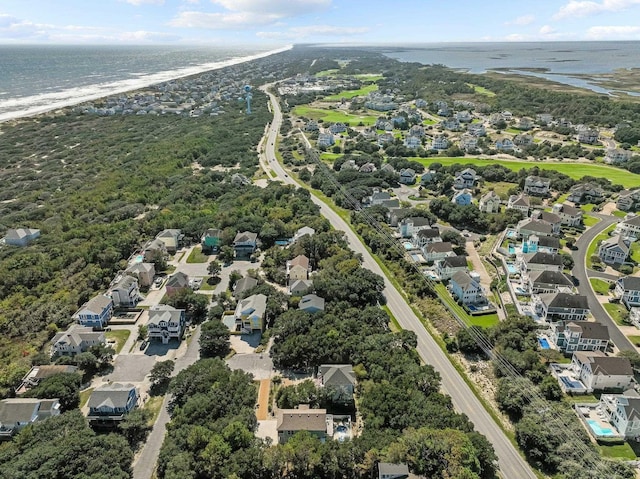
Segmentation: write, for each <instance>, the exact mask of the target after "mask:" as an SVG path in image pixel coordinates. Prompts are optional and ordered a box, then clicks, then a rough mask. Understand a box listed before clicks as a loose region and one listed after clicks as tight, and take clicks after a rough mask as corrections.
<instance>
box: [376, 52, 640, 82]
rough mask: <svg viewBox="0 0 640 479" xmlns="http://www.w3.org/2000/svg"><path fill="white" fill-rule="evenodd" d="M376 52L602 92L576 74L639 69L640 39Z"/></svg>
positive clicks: (428, 62) (476, 71)
mask: <svg viewBox="0 0 640 479" xmlns="http://www.w3.org/2000/svg"><path fill="white" fill-rule="evenodd" d="M377 50H378V51H381V52H382V53H384V54H385V55H387V56H389V57H391V58H395V59H396V60H400V61H403V62H417V63H423V64H441V65H446V66H448V67H451V68H455V69H460V70H465V71H468V72H470V73H484V72H486V71H489V70H495V69H500V70H502V71H509V72H513V73H519V74H522V75H531V76H536V77H541V78H546V79H548V80H552V81H555V82H559V83H565V84H568V85H572V86H576V87H580V88H588V89H590V90H593V91H596V92H598V93H611V91H610V90H608V89H607V88H603V87H601V86H599V85H598V84H597V83H595V82H591V81H589V80H585V79H584V78H577V77H575V76H572V75H597V74H603V73H611V72H613V71H614V70H617V69H621V68H624V69H628V68H638V67H640V42H637V41H635V42H634V41H620V42H536V43H533V42H531V43H528V42H523V43H520V42H517V43H516V42H514V43H430V44H413V45H398V46H393V47H391V46H390V47H387V48H383V47H379V48H378V49H377ZM532 69H534V70H535V71H531V70H532ZM627 93H630V94H635V95H637V93H634V92H627Z"/></svg>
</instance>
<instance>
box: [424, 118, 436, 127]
mask: <svg viewBox="0 0 640 479" xmlns="http://www.w3.org/2000/svg"><path fill="white" fill-rule="evenodd" d="M436 123H437V121H436V120H432V119H431V118H425V119H424V120H422V124H423V125H427V126H428V125H435V124H436Z"/></svg>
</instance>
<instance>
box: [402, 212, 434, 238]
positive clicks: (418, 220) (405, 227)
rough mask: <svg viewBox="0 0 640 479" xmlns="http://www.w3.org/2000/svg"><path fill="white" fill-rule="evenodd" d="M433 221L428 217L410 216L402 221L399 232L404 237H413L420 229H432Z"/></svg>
mask: <svg viewBox="0 0 640 479" xmlns="http://www.w3.org/2000/svg"><path fill="white" fill-rule="evenodd" d="M430 228H431V223H430V222H429V220H428V219H427V218H422V217H420V216H410V217H408V218H405V219H403V220H402V221H400V224H399V225H398V232H399V233H400V236H402V237H403V238H412V237H413V235H415V234H416V233H417V232H418V231H420V230H425V229H430Z"/></svg>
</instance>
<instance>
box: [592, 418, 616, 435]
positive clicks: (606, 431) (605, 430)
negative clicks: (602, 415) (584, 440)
mask: <svg viewBox="0 0 640 479" xmlns="http://www.w3.org/2000/svg"><path fill="white" fill-rule="evenodd" d="M587 424H589V427H590V428H591V430H592V431H593V432H594V433H595V435H596V436H617V434H616V433H615V432H614V431H613V429H611V428H610V427H602V426H601V425H600V424H598V421H596V420H594V419H587Z"/></svg>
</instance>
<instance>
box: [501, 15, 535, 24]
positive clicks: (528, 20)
mask: <svg viewBox="0 0 640 479" xmlns="http://www.w3.org/2000/svg"><path fill="white" fill-rule="evenodd" d="M535 19H536V17H535V15H522V16H521V17H518V18H516V19H514V20H511V21H509V22H504V24H505V25H530V24H532V23H533V22H534V21H535Z"/></svg>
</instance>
